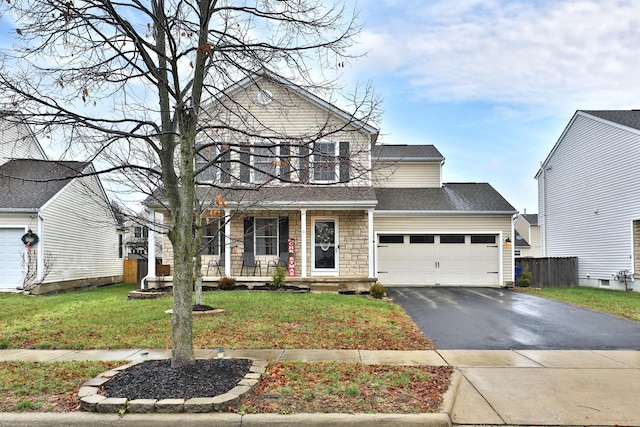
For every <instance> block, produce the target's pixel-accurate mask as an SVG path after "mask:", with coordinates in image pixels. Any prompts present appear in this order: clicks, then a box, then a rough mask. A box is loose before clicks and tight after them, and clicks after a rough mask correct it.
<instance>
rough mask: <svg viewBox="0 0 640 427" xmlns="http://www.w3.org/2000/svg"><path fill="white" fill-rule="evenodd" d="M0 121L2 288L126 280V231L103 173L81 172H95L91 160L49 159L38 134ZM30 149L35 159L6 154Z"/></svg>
mask: <svg viewBox="0 0 640 427" xmlns="http://www.w3.org/2000/svg"><path fill="white" fill-rule="evenodd" d="M0 123H2V125H0V126H1V127H2V128H3V129H4V130H5V132H4V133H3V134H0V135H1V136H2V137H3V138H4V139H3V140H2V142H1V143H0V149H1V150H2V151H0V162H2V163H3V164H1V165H0V289H16V288H24V289H25V290H30V291H31V292H33V293H47V292H53V291H58V290H64V289H70V288H75V287H82V286H95V285H103V284H108V283H117V282H119V281H121V280H122V274H123V265H122V264H123V263H122V260H123V255H124V254H123V249H124V247H123V236H122V234H120V233H119V231H118V229H117V224H116V220H115V216H114V214H113V211H112V210H111V206H110V203H109V201H108V199H107V197H106V194H105V193H104V190H103V187H102V185H101V183H100V181H99V179H98V177H97V176H95V175H90V176H83V175H84V174H87V173H92V172H95V170H94V169H93V166H92V165H91V163H88V162H65V161H60V162H57V161H49V160H45V156H44V153H43V152H42V150H41V149H40V148H39V144H38V143H37V141H36V140H35V138H32V135H31V134H30V133H29V132H23V133H20V132H22V131H20V129H22V130H24V129H27V127H26V126H24V127H22V126H15V127H13V128H12V126H6V123H4V122H3V121H2V120H0ZM7 129H13V130H11V131H7ZM25 136H26V137H25ZM6 147H11V148H10V149H8V150H7V149H6ZM29 155H32V156H37V157H38V158H35V159H34V158H26V159H12V160H8V159H9V158H13V156H29ZM29 239H32V240H34V239H35V240H36V241H35V242H33V243H32V244H30V245H27V244H25V243H24V242H25V241H28V240H29Z"/></svg>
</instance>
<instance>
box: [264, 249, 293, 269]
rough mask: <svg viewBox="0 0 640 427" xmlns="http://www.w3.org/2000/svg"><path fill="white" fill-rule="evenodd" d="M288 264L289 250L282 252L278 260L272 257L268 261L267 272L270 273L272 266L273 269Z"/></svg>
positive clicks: (285, 266)
mask: <svg viewBox="0 0 640 427" xmlns="http://www.w3.org/2000/svg"><path fill="white" fill-rule="evenodd" d="M288 264H289V252H280V257H279V258H278V260H277V261H276V260H275V259H272V260H271V261H269V262H268V263H267V274H269V269H271V268H273V269H275V268H277V267H284V268H287V266H288Z"/></svg>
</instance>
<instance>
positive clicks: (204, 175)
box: [195, 146, 216, 182]
mask: <svg viewBox="0 0 640 427" xmlns="http://www.w3.org/2000/svg"><path fill="white" fill-rule="evenodd" d="M196 149H197V150H198V151H197V152H196V165H195V168H196V171H199V170H201V172H200V173H199V174H198V180H199V181H201V182H213V181H215V179H216V170H215V168H214V167H213V166H209V167H207V164H209V162H211V161H212V160H213V159H215V157H216V149H215V147H214V146H207V147H204V146H199V147H197V148H196Z"/></svg>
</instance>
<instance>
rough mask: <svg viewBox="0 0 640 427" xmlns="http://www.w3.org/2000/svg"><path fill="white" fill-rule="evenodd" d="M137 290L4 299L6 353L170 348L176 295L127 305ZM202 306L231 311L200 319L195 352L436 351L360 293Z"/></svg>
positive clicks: (230, 299)
mask: <svg viewBox="0 0 640 427" xmlns="http://www.w3.org/2000/svg"><path fill="white" fill-rule="evenodd" d="M133 289H134V286H133V285H114V286H107V287H102V288H96V289H86V290H82V291H75V292H68V293H62V294H57V295H51V296H37V297H35V296H26V295H19V294H0V306H2V307H3V309H2V310H0V348H34V349H106V348H111V349H117V348H160V349H162V348H170V344H171V315H169V314H166V313H165V310H168V309H170V308H172V305H173V300H172V298H171V297H163V298H157V299H150V300H128V299H127V295H128V292H129V291H130V290H133ZM203 303H204V304H207V305H210V306H212V307H215V308H222V309H224V310H225V312H224V313H221V314H217V315H205V316H194V317H193V333H194V340H193V341H194V347H196V348H217V347H224V348H327V349H397V350H401V349H406V350H418V349H431V348H433V346H432V343H431V342H430V341H429V340H428V339H426V338H425V337H424V336H423V335H422V334H421V332H420V331H419V330H418V328H417V326H416V325H415V324H414V323H413V321H411V319H410V318H409V317H408V316H407V315H406V314H405V313H404V311H403V310H402V309H401V308H400V307H398V306H396V305H395V304H390V303H387V302H383V301H378V300H370V299H367V298H365V297H360V296H345V295H337V294H311V293H307V294H293V293H285V292H248V291H230V292H222V291H218V292H205V293H204V295H203Z"/></svg>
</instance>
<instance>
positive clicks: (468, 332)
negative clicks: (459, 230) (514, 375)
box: [388, 287, 640, 350]
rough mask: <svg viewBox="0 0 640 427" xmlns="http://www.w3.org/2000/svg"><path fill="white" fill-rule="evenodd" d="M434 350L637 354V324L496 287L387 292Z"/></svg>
mask: <svg viewBox="0 0 640 427" xmlns="http://www.w3.org/2000/svg"><path fill="white" fill-rule="evenodd" d="M388 294H389V297H391V298H393V299H394V300H395V302H396V303H397V304H399V305H400V306H401V307H402V308H404V310H405V311H406V312H407V314H408V315H409V316H411V318H412V319H413V321H414V322H415V323H416V324H417V325H418V327H419V328H420V329H421V330H422V333H423V334H424V335H425V336H426V337H428V338H430V339H431V340H432V341H433V342H434V343H435V346H436V348H438V349H442V350H444V349H448V350H451V349H467V350H510V349H536V350H622V349H624V350H640V323H637V322H631V321H626V320H622V319H619V318H616V317H614V316H609V315H606V314H602V313H597V312H595V311H591V310H587V309H582V308H578V307H574V306H572V305H569V304H565V303H561V302H557V301H552V300H548V299H545V298H540V297H536V296H533V295H525V294H521V293H518V292H515V291H512V290H508V289H494V288H448V287H428V288H414V287H406V288H388Z"/></svg>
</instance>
